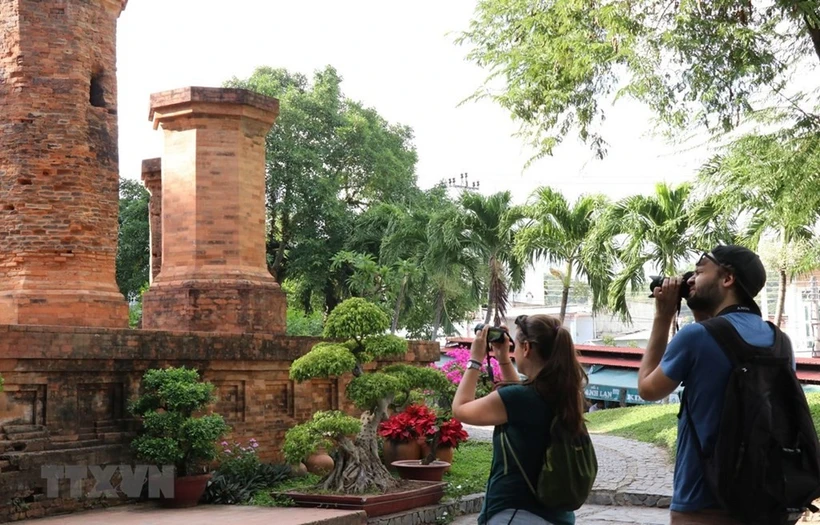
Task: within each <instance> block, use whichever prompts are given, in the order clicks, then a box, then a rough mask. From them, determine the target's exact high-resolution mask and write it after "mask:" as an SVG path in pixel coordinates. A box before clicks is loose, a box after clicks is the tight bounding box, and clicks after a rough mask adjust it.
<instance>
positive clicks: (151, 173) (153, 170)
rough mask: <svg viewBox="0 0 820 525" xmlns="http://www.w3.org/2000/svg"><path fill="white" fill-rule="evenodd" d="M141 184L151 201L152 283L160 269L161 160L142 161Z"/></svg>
mask: <svg viewBox="0 0 820 525" xmlns="http://www.w3.org/2000/svg"><path fill="white" fill-rule="evenodd" d="M142 182H143V184H145V188H146V189H147V190H148V193H150V194H151V200H150V203H149V205H148V224H149V226H150V236H151V240H150V246H149V249H150V251H151V271H150V272H149V274H148V275H149V276H150V279H151V282H154V279H156V277H157V274H159V270H160V268H162V159H160V158H156V159H145V160H144V161H142Z"/></svg>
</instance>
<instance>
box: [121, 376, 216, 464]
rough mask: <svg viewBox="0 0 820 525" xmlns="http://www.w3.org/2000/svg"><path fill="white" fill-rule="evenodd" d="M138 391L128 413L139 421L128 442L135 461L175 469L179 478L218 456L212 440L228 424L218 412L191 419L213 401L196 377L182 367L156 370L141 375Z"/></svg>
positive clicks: (209, 386)
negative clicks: (136, 432) (135, 434)
mask: <svg viewBox="0 0 820 525" xmlns="http://www.w3.org/2000/svg"><path fill="white" fill-rule="evenodd" d="M142 392H143V393H142V395H141V396H139V397H138V398H136V399H135V400H133V401H132V402H131V403H130V404H129V411H130V412H131V413H132V414H133V415H135V416H137V417H141V418H142V423H143V428H142V432H141V434H140V435H139V436H138V437H137V438H135V439H134V441H133V442H132V443H131V446H132V448H133V449H134V452H135V454H136V456H137V457H138V458H140V459H141V460H144V461H148V462H151V463H153V464H156V465H173V466H174V467H175V468H176V472H177V475H179V476H186V475H189V474H192V473H194V471H196V470H197V469H199V468H201V467H203V466H204V465H205V464H207V463H208V462H210V461H212V460H213V459H215V458H216V456H217V450H216V442H217V441H218V440H219V438H221V437H222V436H223V435H224V434H225V433H226V432H227V431H228V430H229V428H228V426H227V425H226V424H225V421H224V419H223V418H222V416H220V415H218V414H208V415H204V416H199V417H194V416H193V413H194V412H199V411H202V410H204V409H205V408H206V407H207V406H208V405H209V404H210V403H211V402H212V401H213V400H214V386H213V385H212V384H210V383H203V382H200V381H199V373H198V372H197V371H196V370H192V369H188V368H185V367H181V368H166V369H154V370H149V371H147V372H146V373H145V375H144V376H143V380H142Z"/></svg>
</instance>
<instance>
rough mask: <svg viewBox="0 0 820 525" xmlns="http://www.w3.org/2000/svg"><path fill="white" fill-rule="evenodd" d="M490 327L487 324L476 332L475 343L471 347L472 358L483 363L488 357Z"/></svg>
mask: <svg viewBox="0 0 820 525" xmlns="http://www.w3.org/2000/svg"><path fill="white" fill-rule="evenodd" d="M489 329H490V327H489V326H485V327H484V328H482V329H481V331H480V332H477V333H476V334H475V338H474V339H473V345H472V346H471V347H470V359H474V360H476V361H478V362H479V363H483V362H484V359H486V358H487V330H489Z"/></svg>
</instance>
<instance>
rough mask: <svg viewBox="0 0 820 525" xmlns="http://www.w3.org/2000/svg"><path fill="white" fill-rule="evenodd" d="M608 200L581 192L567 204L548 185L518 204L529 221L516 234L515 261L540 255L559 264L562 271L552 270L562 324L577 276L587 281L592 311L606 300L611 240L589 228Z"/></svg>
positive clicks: (609, 273)
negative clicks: (558, 291)
mask: <svg viewBox="0 0 820 525" xmlns="http://www.w3.org/2000/svg"><path fill="white" fill-rule="evenodd" d="M608 205H609V201H608V200H607V198H606V197H604V196H603V195H585V196H582V197H580V198H579V199H578V200H576V201H575V203H574V204H573V205H571V206H570V204H569V203H568V202H567V200H566V198H564V196H563V195H561V193H559V192H557V191H555V190H554V189H552V188H550V187H548V186H547V187H542V188H538V189H537V190H536V191H535V192H533V194H532V196H531V198H530V202H529V203H528V204H527V205H526V206H524V207H523V209H522V213H523V215H524V216H525V217H526V218H527V219H528V221H527V222H526V223H525V224H524V225H523V226H522V227H521V229H520V230H519V231H518V232H517V234H516V238H515V254H516V256H517V257H518V258H519V259H520V260H535V259H538V258H545V259H546V260H548V261H549V262H550V263H551V264H563V265H564V270H563V271H561V270H557V269H556V270H553V274H554V275H556V277H558V278H559V279H560V280H561V284H562V291H561V312H560V314H559V318H560V320H561V322H562V323H563V322H564V317H565V316H566V312H567V299H568V298H569V291H570V287H571V285H572V282H573V280H574V279H575V277H576V276H578V277H582V278H584V279H585V280H586V281H587V282H588V283H589V285H590V289H591V291H592V308H593V311H597V310H599V309H601V308H602V307H605V306H606V304H607V291H608V287H609V283H610V282H611V280H612V275H611V268H612V266H613V261H612V254H613V251H612V247H611V244H612V243H611V238H606V237H604V236H596V235H595V231H594V229H595V225H596V223H597V221H598V220H599V219H600V218H601V216H602V215H603V214H604V213H605V210H606V209H607V206H608Z"/></svg>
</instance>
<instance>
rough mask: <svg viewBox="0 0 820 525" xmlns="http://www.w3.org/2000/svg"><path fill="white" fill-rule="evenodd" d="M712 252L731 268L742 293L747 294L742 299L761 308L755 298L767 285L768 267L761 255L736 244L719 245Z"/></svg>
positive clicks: (716, 258)
mask: <svg viewBox="0 0 820 525" xmlns="http://www.w3.org/2000/svg"><path fill="white" fill-rule="evenodd" d="M711 253H712V256H713V257H714V258H715V260H716V261H717V262H719V263H720V264H722V265H724V266H728V267H730V268H731V270H732V273H734V275H735V282H736V283H737V285H738V288H739V291H740V292H741V294H740V295H741V296H743V295H744V294H745V297H741V300H742V301H743V302H744V303H746V304H748V305H749V306H754V307H755V308H756V309H758V310H759V308H758V307H757V304H756V303H755V302H754V298H755V297H756V296H757V294H759V293H760V290H762V289H763V287H764V286H766V269H765V268H764V267H763V263H762V262H761V261H760V257H759V256H758V255H757V254H756V253H755V252H753V251H752V250H750V249H748V248H744V247H743V246H737V245H734V244H730V245H728V246H718V247H716V248H715V249H713V250H712V252H711Z"/></svg>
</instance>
